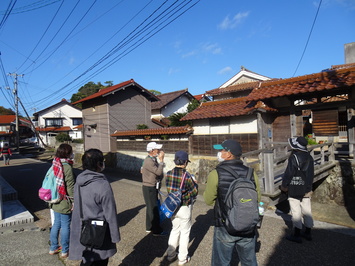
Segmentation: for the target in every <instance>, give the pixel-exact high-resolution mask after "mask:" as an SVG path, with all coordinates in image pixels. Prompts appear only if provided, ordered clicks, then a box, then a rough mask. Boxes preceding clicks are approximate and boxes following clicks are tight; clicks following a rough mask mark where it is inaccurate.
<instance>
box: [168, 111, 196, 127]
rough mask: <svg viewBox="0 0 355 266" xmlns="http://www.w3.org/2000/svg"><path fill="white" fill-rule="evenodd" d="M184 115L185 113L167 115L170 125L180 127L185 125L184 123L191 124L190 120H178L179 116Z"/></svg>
mask: <svg viewBox="0 0 355 266" xmlns="http://www.w3.org/2000/svg"><path fill="white" fill-rule="evenodd" d="M185 115H186V113H174V114H172V115H171V116H169V117H168V118H169V120H170V126H171V127H181V126H186V125H191V121H180V119H181V118H183V117H184V116H185Z"/></svg>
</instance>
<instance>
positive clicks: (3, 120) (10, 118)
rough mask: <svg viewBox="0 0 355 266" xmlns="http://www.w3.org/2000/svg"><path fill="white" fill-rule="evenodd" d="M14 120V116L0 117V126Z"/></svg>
mask: <svg viewBox="0 0 355 266" xmlns="http://www.w3.org/2000/svg"><path fill="white" fill-rule="evenodd" d="M15 120H16V115H0V124H11V123H12V122H14V121H15Z"/></svg>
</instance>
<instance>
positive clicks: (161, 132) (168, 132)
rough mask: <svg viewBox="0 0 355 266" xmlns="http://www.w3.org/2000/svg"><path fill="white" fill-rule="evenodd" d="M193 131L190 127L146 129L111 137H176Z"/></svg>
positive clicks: (120, 133)
mask: <svg viewBox="0 0 355 266" xmlns="http://www.w3.org/2000/svg"><path fill="white" fill-rule="evenodd" d="M192 131H193V129H192V128H191V127H190V126H182V127H165V128H147V129H136V130H127V131H116V132H115V133H113V134H111V136H112V137H123V136H146V135H148V136H151V135H176V134H188V133H190V132H192Z"/></svg>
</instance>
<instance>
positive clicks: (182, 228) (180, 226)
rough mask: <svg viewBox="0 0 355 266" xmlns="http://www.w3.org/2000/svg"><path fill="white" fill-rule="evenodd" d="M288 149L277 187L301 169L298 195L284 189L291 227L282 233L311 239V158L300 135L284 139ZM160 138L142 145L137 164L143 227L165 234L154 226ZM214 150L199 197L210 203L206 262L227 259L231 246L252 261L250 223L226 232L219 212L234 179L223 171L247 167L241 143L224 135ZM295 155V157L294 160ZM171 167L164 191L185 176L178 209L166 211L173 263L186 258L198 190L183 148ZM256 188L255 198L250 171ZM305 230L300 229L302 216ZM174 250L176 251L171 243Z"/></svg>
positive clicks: (247, 263) (243, 171)
mask: <svg viewBox="0 0 355 266" xmlns="http://www.w3.org/2000/svg"><path fill="white" fill-rule="evenodd" d="M289 144H290V147H291V149H292V152H291V155H290V158H289V160H288V165H287V168H286V171H285V173H284V175H283V181H282V186H281V189H282V190H283V191H285V192H287V191H288V188H289V187H290V186H291V185H292V184H291V183H292V180H293V179H292V178H293V176H295V174H296V171H297V169H300V170H301V171H302V172H303V173H304V191H305V194H304V195H301V196H299V195H292V193H290V195H289V198H288V201H289V203H290V206H291V214H292V222H293V233H292V234H290V235H288V236H287V237H286V239H287V240H290V241H293V242H297V243H301V242H302V240H301V237H303V238H305V239H307V240H309V241H311V240H312V236H311V228H312V227H313V218H312V212H311V204H310V197H311V194H312V184H313V177H314V161H313V158H312V156H311V155H310V154H309V152H308V150H307V140H306V139H305V138H304V137H294V138H290V139H289ZM162 146H163V145H162V144H157V143H155V142H150V143H149V144H148V145H147V152H148V156H147V157H146V159H145V160H144V162H143V166H142V169H141V172H142V178H143V195H144V200H145V203H146V206H147V208H146V231H147V232H151V231H152V232H153V235H154V236H161V235H165V232H164V231H163V229H162V228H161V227H160V221H159V206H158V203H157V202H158V201H157V199H158V193H159V189H160V187H161V182H162V179H163V169H164V166H165V164H164V152H163V151H162ZM213 148H214V149H215V150H217V151H218V153H217V159H218V161H219V164H218V165H217V167H216V168H215V169H214V170H212V171H211V172H210V173H209V175H208V177H207V183H206V189H205V191H204V193H203V198H204V200H205V202H206V204H208V205H214V221H215V228H214V235H213V246H212V259H211V265H230V264H231V262H232V256H233V251H234V250H236V251H237V253H238V257H239V260H240V262H241V265H242V266H255V265H258V263H257V259H256V235H257V232H256V230H257V229H256V227H255V230H253V231H252V232H251V233H249V234H247V235H245V234H241V235H231V234H230V233H229V232H228V231H227V230H226V228H225V221H224V220H223V219H224V216H223V215H222V209H223V208H224V206H221V204H223V202H225V199H226V194H227V192H228V189H229V186H230V184H231V183H232V182H233V180H234V179H235V175H233V174H232V173H231V172H229V171H226V170H225V169H226V167H227V168H228V169H232V171H233V172H236V173H237V174H238V175H239V176H240V177H246V176H247V172H248V167H247V166H245V165H244V163H243V161H242V160H241V155H242V147H241V145H240V143H239V142H237V141H235V140H225V141H224V142H222V143H221V144H216V145H214V146H213ZM296 161H297V162H298V163H296ZM174 162H175V165H176V166H175V168H174V169H172V170H170V171H167V173H166V188H167V191H168V192H171V191H176V190H177V189H179V187H180V184H181V182H182V180H184V177H185V179H186V180H187V181H185V184H184V186H183V190H182V191H183V194H182V195H183V196H182V198H183V203H182V206H181V207H180V208H179V210H178V211H177V212H176V213H175V214H174V216H173V217H172V225H173V228H172V230H171V233H170V237H169V240H168V249H167V259H168V260H169V261H170V262H172V261H174V260H176V259H178V260H179V265H183V264H185V263H188V262H189V261H190V257H189V256H188V243H189V234H190V230H191V225H192V218H191V215H192V207H193V203H194V199H195V198H196V196H197V193H198V186H197V182H196V180H195V179H194V177H193V175H191V174H190V173H188V172H187V171H186V166H187V164H188V163H189V162H190V161H189V159H188V154H187V153H186V152H184V151H178V152H176V153H175V160H174ZM251 180H252V182H253V183H254V185H255V189H256V191H257V194H258V201H260V199H261V193H260V187H259V180H258V177H257V175H256V174H255V172H253V175H252V177H251ZM302 221H303V222H304V226H305V232H304V233H301V230H302V228H303V222H302ZM178 246H179V250H178V251H177V247H178Z"/></svg>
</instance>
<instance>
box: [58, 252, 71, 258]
mask: <svg viewBox="0 0 355 266" xmlns="http://www.w3.org/2000/svg"><path fill="white" fill-rule="evenodd" d="M68 255H69V254H68V252H66V253H61V254H60V257H61V258H62V259H66V258H68Z"/></svg>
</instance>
